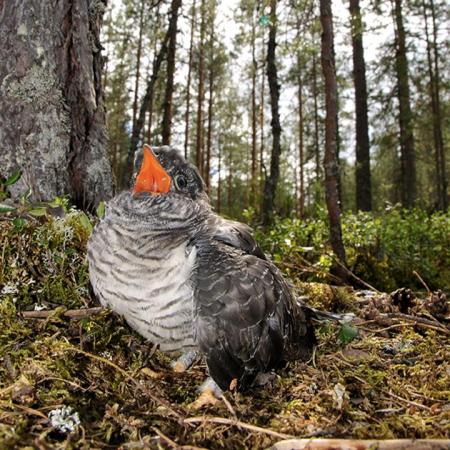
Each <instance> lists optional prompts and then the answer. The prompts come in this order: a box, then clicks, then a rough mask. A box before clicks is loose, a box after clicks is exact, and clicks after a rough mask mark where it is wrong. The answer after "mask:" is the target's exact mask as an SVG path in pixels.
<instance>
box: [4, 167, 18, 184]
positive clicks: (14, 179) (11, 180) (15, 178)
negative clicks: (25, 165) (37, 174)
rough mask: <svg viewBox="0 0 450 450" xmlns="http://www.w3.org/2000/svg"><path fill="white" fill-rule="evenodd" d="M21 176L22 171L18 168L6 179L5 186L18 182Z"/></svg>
mask: <svg viewBox="0 0 450 450" xmlns="http://www.w3.org/2000/svg"><path fill="white" fill-rule="evenodd" d="M21 176H22V172H21V171H20V170H16V171H15V172H13V173H12V174H11V175H10V176H9V177H8V178H7V179H6V181H5V186H11V185H12V184H14V183H16V182H17V181H18V180H19V178H20V177H21Z"/></svg>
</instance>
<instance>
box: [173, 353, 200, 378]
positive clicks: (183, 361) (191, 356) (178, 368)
mask: <svg viewBox="0 0 450 450" xmlns="http://www.w3.org/2000/svg"><path fill="white" fill-rule="evenodd" d="M197 358H198V352H195V351H191V352H186V353H183V354H182V355H181V356H180V357H179V358H178V359H177V360H175V361H173V362H172V370H173V371H174V372H177V373H182V372H186V370H188V369H189V367H191V366H192V364H194V362H195V361H196V360H197Z"/></svg>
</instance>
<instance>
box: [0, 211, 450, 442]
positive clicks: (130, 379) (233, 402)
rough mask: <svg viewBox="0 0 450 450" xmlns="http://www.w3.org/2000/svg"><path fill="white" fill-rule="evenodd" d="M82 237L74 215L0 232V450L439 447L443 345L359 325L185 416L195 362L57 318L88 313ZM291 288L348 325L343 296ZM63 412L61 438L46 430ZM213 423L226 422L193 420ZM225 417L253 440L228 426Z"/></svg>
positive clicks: (405, 331)
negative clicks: (393, 442)
mask: <svg viewBox="0 0 450 450" xmlns="http://www.w3.org/2000/svg"><path fill="white" fill-rule="evenodd" d="M90 229H91V226H90V224H88V223H86V216H85V215H84V214H82V213H79V212H76V211H71V212H70V211H69V212H68V213H67V214H66V215H65V216H64V217H62V218H54V217H47V216H45V217H41V218H40V219H29V220H27V221H26V222H25V223H22V224H19V226H17V224H14V223H13V221H12V217H10V218H8V217H7V218H6V219H4V220H0V249H1V250H0V448H1V449H9V448H11V449H13V448H30V449H31V448H40V449H54V448H55V449H63V448H64V449H96V448H105V449H109V448H123V449H128V448H155V449H159V448H166V447H174V443H176V444H175V446H176V445H191V446H196V447H200V448H210V449H232V448H239V449H241V448H244V449H250V448H266V447H268V446H270V445H271V444H273V443H274V442H276V441H279V440H281V436H278V437H277V436H274V435H273V434H272V435H271V434H268V433H266V432H264V430H272V431H276V432H278V433H280V434H282V435H289V436H291V435H292V436H298V437H301V436H305V435H309V434H311V433H312V434H316V435H318V436H326V437H353V438H393V437H397V438H402V437H416V438H445V437H449V434H450V408H449V405H448V398H449V396H450V390H449V386H450V363H449V361H450V338H449V335H448V334H445V333H443V332H442V331H439V330H435V329H433V328H417V327H414V326H410V325H405V326H382V325H379V324H376V323H373V321H371V320H365V319H359V324H358V325H357V336H356V337H354V338H353V336H352V337H351V338H350V339H349V340H351V342H349V343H347V344H344V343H343V340H342V339H340V338H339V336H340V334H342V330H340V327H339V326H338V325H336V324H321V325H318V327H317V336H318V347H317V351H316V353H315V356H314V358H313V360H311V361H309V362H308V363H300V362H297V363H292V364H289V365H288V366H286V367H285V368H283V369H281V370H279V371H277V372H276V374H274V376H273V377H272V379H270V380H269V381H268V383H267V384H266V385H265V386H264V387H255V388H253V389H252V390H251V391H250V392H248V393H244V394H243V393H235V392H233V393H231V392H228V393H226V394H225V395H226V398H227V400H228V402H229V405H230V406H228V407H227V406H226V405H225V403H223V402H220V403H218V404H217V405H216V406H212V407H208V408H207V409H205V410H203V411H193V410H191V409H189V404H190V403H191V402H192V401H193V400H194V399H195V398H196V397H197V395H198V392H197V389H198V387H199V386H200V385H201V383H202V382H203V381H204V379H205V377H206V368H205V365H204V364H203V363H202V362H201V361H200V362H199V363H197V364H196V365H195V366H194V367H193V368H191V369H190V370H189V371H188V372H187V373H183V374H177V373H174V372H173V371H172V370H171V367H170V363H171V360H170V358H169V357H168V356H167V355H164V354H162V353H161V352H159V351H158V350H155V349H154V348H153V346H152V345H151V344H150V343H148V342H146V341H145V340H144V339H143V338H141V337H140V336H139V335H137V334H136V333H134V332H133V331H132V330H130V328H129V327H128V326H127V325H126V323H124V321H123V320H122V319H121V318H119V317H117V316H116V315H115V314H113V313H111V312H109V311H106V310H105V311H103V312H101V313H100V314H97V315H93V316H90V317H87V318H83V319H82V320H74V319H69V318H67V317H66V316H64V311H65V310H66V309H78V308H86V307H93V306H97V305H96V304H95V302H94V301H93V300H92V299H91V298H90V296H89V294H88V286H87V282H88V274H87V265H86V261H85V249H86V241H87V238H88V236H89V233H90ZM291 239H292V238H291ZM285 256H289V255H285ZM277 260H278V261H280V258H277ZM288 260H289V258H288ZM284 269H286V268H284ZM291 273H292V274H295V273H296V272H294V271H292V272H291ZM293 281H294V282H295V285H296V288H297V289H298V292H299V293H300V294H301V295H303V296H305V297H307V298H308V301H309V302H310V303H311V304H313V305H314V306H316V307H322V308H324V309H328V310H333V311H353V312H355V313H356V314H357V315H358V314H359V306H358V305H359V301H358V299H357V296H356V293H355V292H354V291H353V290H352V289H351V288H347V287H334V286H330V285H327V284H323V283H305V282H302V281H301V280H299V279H298V278H297V279H294V280H293ZM40 308H45V309H51V310H53V311H54V312H53V313H52V314H51V315H50V316H49V317H47V318H45V319H25V318H22V316H21V313H22V312H24V311H33V310H35V309H40ZM347 341H348V340H347ZM347 341H345V342H347ZM65 407H70V410H69V411H70V414H69V416H70V417H71V419H70V417H69V418H66V421H68V422H70V420H72V422H73V424H74V426H73V431H71V432H70V431H67V430H66V431H58V429H57V427H56V426H54V425H52V421H51V420H50V418H51V417H52V415H54V414H55V411H61V410H62V409H63V408H65ZM189 418H191V419H192V418H194V420H195V421H194V422H191V423H188V422H189ZM214 418H216V419H217V418H222V419H227V420H228V421H229V422H228V423H214V422H208V421H207V419H214ZM186 419H188V421H187V422H186V421H185V420H186ZM236 419H237V420H239V421H240V422H242V423H244V424H247V425H254V426H257V427H260V428H261V429H263V430H262V431H261V430H260V431H255V430H250V429H248V428H245V427H243V426H240V427H239V426H236V425H233V421H235V420H236ZM78 422H79V423H78ZM168 439H169V440H170V441H171V442H172V443H171V444H170V442H169V441H168Z"/></svg>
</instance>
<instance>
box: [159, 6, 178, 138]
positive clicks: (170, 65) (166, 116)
mask: <svg viewBox="0 0 450 450" xmlns="http://www.w3.org/2000/svg"><path fill="white" fill-rule="evenodd" d="M180 7H181V0H172V4H171V7H170V23H169V31H168V32H169V36H170V37H169V47H168V50H167V78H166V80H167V81H166V90H165V93H164V102H163V118H162V124H161V129H162V130H161V134H162V143H163V145H170V140H171V135H172V97H173V88H174V87H173V79H174V75H175V53H176V49H177V33H178V29H177V23H178V11H179V9H180Z"/></svg>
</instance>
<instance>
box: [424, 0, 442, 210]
mask: <svg viewBox="0 0 450 450" xmlns="http://www.w3.org/2000/svg"><path fill="white" fill-rule="evenodd" d="M423 9H424V15H425V30H426V38H427V56H428V66H429V75H430V91H431V107H432V113H433V136H434V142H435V155H436V158H435V159H436V175H437V191H438V208H439V209H442V210H444V211H445V210H447V208H448V197H447V174H446V165H445V146H444V138H443V133H442V115H441V98H440V78H439V54H438V48H437V27H436V11H435V8H434V2H433V0H430V9H431V17H432V23H433V43H432V44H431V43H430V39H429V32H428V18H427V11H426V4H425V1H424V2H423ZM431 47H432V49H431ZM431 50H433V57H434V64H433V62H432V59H433V58H431ZM433 69H434V70H433Z"/></svg>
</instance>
